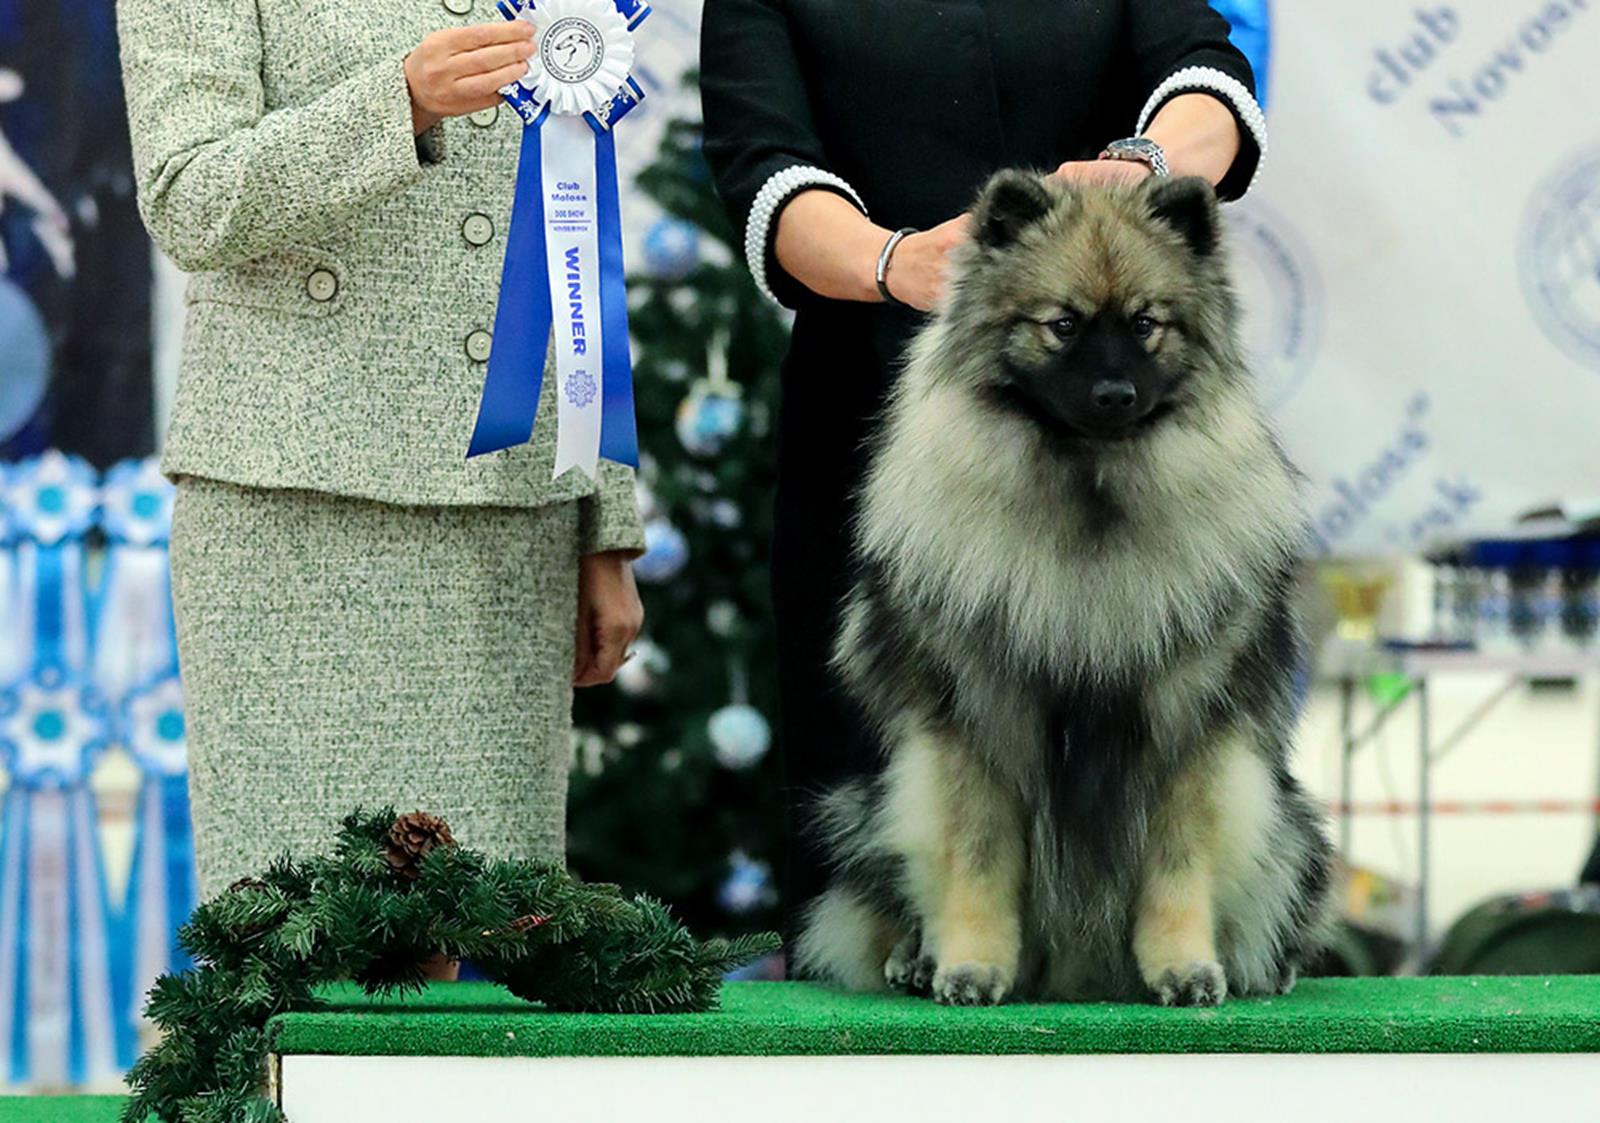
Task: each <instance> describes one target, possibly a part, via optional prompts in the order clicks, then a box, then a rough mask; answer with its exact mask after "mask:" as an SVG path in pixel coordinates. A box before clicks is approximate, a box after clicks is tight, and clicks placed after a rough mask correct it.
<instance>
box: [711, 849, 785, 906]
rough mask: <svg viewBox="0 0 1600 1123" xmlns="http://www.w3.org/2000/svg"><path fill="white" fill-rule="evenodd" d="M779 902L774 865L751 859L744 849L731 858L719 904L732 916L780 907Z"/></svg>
mask: <svg viewBox="0 0 1600 1123" xmlns="http://www.w3.org/2000/svg"><path fill="white" fill-rule="evenodd" d="M777 900H778V894H777V891H776V890H775V889H774V888H773V886H772V867H771V866H769V865H767V863H766V862H760V861H757V860H755V859H754V858H751V857H750V855H748V854H746V853H745V852H744V851H743V850H735V851H734V852H733V853H732V854H730V855H729V856H728V877H727V880H725V881H724V882H723V883H722V886H721V888H719V889H718V890H717V903H718V904H720V905H721V906H722V907H723V908H725V909H727V910H728V911H729V912H731V913H746V912H749V911H750V910H751V909H756V908H762V907H764V906H768V905H773V904H776V903H777Z"/></svg>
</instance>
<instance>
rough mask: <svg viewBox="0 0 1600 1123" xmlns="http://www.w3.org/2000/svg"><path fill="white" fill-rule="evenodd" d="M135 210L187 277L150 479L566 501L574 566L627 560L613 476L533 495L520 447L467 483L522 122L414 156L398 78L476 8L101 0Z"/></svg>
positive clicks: (557, 484)
mask: <svg viewBox="0 0 1600 1123" xmlns="http://www.w3.org/2000/svg"><path fill="white" fill-rule="evenodd" d="M117 16H118V28H119V34H120V39H121V49H122V64H123V79H124V83H125V86H126V90H127V101H128V116H129V121H130V126H131V132H132V140H133V157H134V169H135V173H136V177H137V183H138V194H139V206H140V210H141V213H142V214H143V215H144V219H145V222H146V224H147V225H148V226H149V228H150V232H151V235H152V236H153V237H154V239H155V241H156V244H157V245H158V246H160V248H161V249H162V250H163V251H165V252H166V253H167V255H168V256H170V257H171V258H172V260H173V261H174V262H176V263H177V264H178V266H179V267H180V268H182V269H184V270H185V271H188V272H190V273H192V274H193V276H192V277H191V278H190V280H189V286H188V295H187V311H186V318H185V330H184V337H183V350H182V358H181V361H180V366H179V375H178V388H177V397H176V402H175V403H174V409H173V418H172V423H171V426H170V429H169V432H168V436H167V442H166V448H165V450H164V459H163V466H164V468H165V469H166V470H167V471H168V472H169V473H170V474H172V475H196V476H205V477H210V478H214V479H219V480H224V481H228V482H231V483H237V484H244V485H250V486H256V487H267V488H299V489H308V490H314V491H322V492H328V493H333V494H339V495H350V496H359V497H364V498H369V499H374V500H378V501H382V502H388V503H397V504H416V505H444V506H454V505H495V506H514V507H523V506H543V505H545V504H549V503H554V502H562V501H568V500H573V499H583V500H584V502H583V505H582V514H583V518H582V520H581V522H582V528H583V529H582V537H583V542H582V545H583V548H584V549H585V550H586V551H588V552H593V551H596V550H606V549H637V548H639V547H641V546H642V544H643V536H642V534H641V533H640V530H639V524H638V517H637V515H636V513H635V505H634V494H633V479H632V475H633V474H632V472H631V470H628V469H626V468H622V467H620V466H618V465H616V464H612V463H609V462H606V461H602V462H601V469H600V479H599V482H598V485H596V484H595V483H593V482H591V481H590V480H589V479H588V478H587V477H586V476H584V475H583V474H582V473H581V472H579V471H569V472H567V473H566V474H565V475H564V476H563V477H562V478H561V479H560V480H555V481H552V479H551V470H552V468H553V465H554V450H555V413H556V411H555V404H554V399H553V396H552V386H553V383H554V379H553V378H546V379H545V387H544V388H545V392H546V400H545V401H544V402H542V403H541V407H540V411H539V422H538V425H537V427H536V431H535V437H534V440H533V442H532V444H531V445H528V446H524V447H520V448H514V449H509V450H506V451H504V452H499V453H494V454H491V455H489V456H485V457H479V458H475V459H473V460H470V461H469V460H467V459H466V449H467V443H468V439H469V437H470V435H471V432H472V426H473V421H474V419H475V417H476V414H477V406H478V397H479V394H480V392H481V390H482V386H483V378H484V373H485V369H486V360H487V358H488V354H489V344H490V340H491V338H492V336H491V333H492V331H493V330H494V322H493V321H494V313H495V305H496V302H497V299H498V295H499V277H500V269H501V263H502V257H503V253H504V246H505V234H506V228H507V226H508V222H509V217H510V208H511V200H512V193H513V190H514V186H515V172H516V158H517V151H518V144H519V141H520V138H521V122H520V120H519V119H518V117H517V116H516V114H515V113H513V112H512V111H511V110H510V109H509V108H508V107H504V106H501V107H497V108H495V109H490V110H485V111H483V112H481V113H477V114H474V115H473V116H471V117H470V118H465V117H463V118H452V119H449V120H446V121H444V122H443V123H441V124H440V125H438V126H436V127H435V128H433V129H430V130H429V131H428V132H427V133H425V134H423V135H422V136H421V137H414V136H413V135H412V124H411V104H410V95H409V91H408V89H407V86H406V79H405V75H404V72H403V68H402V66H403V60H404V58H405V56H406V54H407V53H409V52H410V51H411V50H412V49H413V48H414V47H415V46H416V45H417V43H418V42H419V41H420V40H421V39H422V37H423V36H424V35H426V34H427V33H429V32H431V31H435V30H438V29H439V28H443V27H450V26H460V25H465V24H469V23H476V22H488V21H491V20H497V19H499V18H500V17H499V16H498V15H497V14H496V13H495V10H494V5H493V3H492V0H383V2H378V3H374V2H371V0H118V4H117Z"/></svg>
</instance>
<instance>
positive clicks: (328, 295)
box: [306, 269, 339, 301]
mask: <svg viewBox="0 0 1600 1123" xmlns="http://www.w3.org/2000/svg"><path fill="white" fill-rule="evenodd" d="M338 291H339V278H337V277H335V276H334V275H333V274H332V273H330V272H328V271H327V270H326V269H318V270H317V271H316V272H315V273H313V274H311V276H309V277H307V278H306V295H307V296H309V297H311V299H312V300H316V301H327V300H332V299H333V296H334V294H335V293H336V292H338Z"/></svg>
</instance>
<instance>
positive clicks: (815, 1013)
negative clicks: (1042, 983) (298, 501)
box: [269, 976, 1600, 1057]
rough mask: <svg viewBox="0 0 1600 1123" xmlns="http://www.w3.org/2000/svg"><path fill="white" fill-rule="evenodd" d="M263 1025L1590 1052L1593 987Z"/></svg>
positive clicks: (742, 1005)
mask: <svg viewBox="0 0 1600 1123" xmlns="http://www.w3.org/2000/svg"><path fill="white" fill-rule="evenodd" d="M328 997H329V999H330V1002H331V1003H332V1005H331V1006H330V1008H328V1009H325V1010H320V1011H313V1012H306V1013H296V1014H285V1015H282V1016H280V1017H278V1018H275V1019H273V1021H272V1023H271V1024H270V1026H269V1033H270V1034H271V1040H272V1047H273V1049H274V1050H275V1051H276V1052H279V1053H283V1054H295V1053H311V1054H332V1055H348V1056H480V1057H519V1056H521V1057H552V1056H608V1057H611V1056H615V1057H620V1056H684V1057H697V1056H830V1055H839V1056H856V1055H880V1054H1095V1053H1528V1052H1538V1053H1577V1052H1600V977H1578V976H1562V977H1551V978H1534V977H1524V978H1450V979H1442V978H1441V979H1313V980H1307V981H1305V982H1302V983H1301V984H1300V986H1299V987H1298V988H1297V989H1296V990H1295V992H1294V993H1293V994H1291V995H1288V996H1285V997H1277V998H1263V999H1236V1000H1231V1001H1229V1002H1228V1003H1227V1004H1226V1005H1224V1006H1222V1007H1221V1008H1219V1009H1214V1010H1163V1009H1160V1008H1157V1007H1153V1006H1137V1005H1110V1004H1095V1005H1089V1004H1085V1005H1049V1006H1042V1005H1032V1006H1030V1005H1015V1006H1003V1007H998V1008H991V1009H965V1010H954V1009H945V1008H942V1007H937V1006H934V1005H933V1004H931V1003H929V1002H926V1001H924V1000H919V999H912V998H904V997H899V996H888V995H848V994H842V993H839V992H836V991H832V990H828V989H826V988H823V987H818V986H814V985H811V984H805V983H731V984H729V985H727V986H726V987H725V988H724V992H723V1004H722V1009H721V1010H719V1011H717V1012H714V1013H709V1014H688V1015H655V1016H645V1015H600V1014H554V1013H547V1012H545V1011H543V1010H541V1009H539V1008H538V1007H534V1006H529V1005H526V1004H523V1003H519V1002H517V1000H515V999H513V998H511V997H510V996H509V995H507V994H505V993H504V992H503V991H500V990H499V989H498V988H495V987H492V986H487V985H481V984H480V985H474V984H457V985H454V986H444V987H433V988H431V989H430V990H429V991H428V992H426V993H425V994H423V995H420V996H413V997H411V998H409V999H400V1000H386V1001H374V1000H370V999H365V998H364V997H361V996H359V994H358V993H356V992H353V991H351V990H349V989H344V990H339V991H334V992H332V993H331V994H329V996H328Z"/></svg>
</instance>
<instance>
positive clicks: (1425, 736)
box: [1416, 675, 1433, 969]
mask: <svg viewBox="0 0 1600 1123" xmlns="http://www.w3.org/2000/svg"><path fill="white" fill-rule="evenodd" d="M1416 694H1417V742H1418V743H1417V760H1418V764H1417V945H1416V958H1417V964H1418V967H1419V969H1420V968H1421V965H1422V962H1423V959H1424V957H1425V956H1426V954H1427V949H1428V890H1429V886H1430V882H1431V870H1430V867H1429V862H1428V843H1429V836H1430V833H1431V827H1432V825H1433V822H1432V820H1433V782H1432V781H1433V739H1432V732H1431V730H1430V728H1429V723H1430V719H1431V716H1432V715H1431V714H1430V713H1429V706H1428V679H1427V676H1425V675H1424V676H1421V677H1419V678H1418V679H1417V681H1416Z"/></svg>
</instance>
